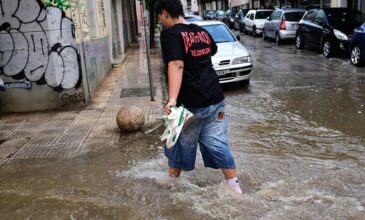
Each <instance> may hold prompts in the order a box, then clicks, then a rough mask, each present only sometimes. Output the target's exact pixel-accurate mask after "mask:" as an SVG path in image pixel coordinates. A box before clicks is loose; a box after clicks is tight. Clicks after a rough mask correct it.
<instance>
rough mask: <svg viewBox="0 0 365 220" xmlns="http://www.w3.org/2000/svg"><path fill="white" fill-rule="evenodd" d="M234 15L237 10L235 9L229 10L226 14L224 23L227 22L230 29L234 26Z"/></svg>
mask: <svg viewBox="0 0 365 220" xmlns="http://www.w3.org/2000/svg"><path fill="white" fill-rule="evenodd" d="M234 17H235V12H234V11H233V10H227V11H226V13H225V14H224V17H223V23H225V24H226V25H227V27H229V28H230V29H233V28H234Z"/></svg>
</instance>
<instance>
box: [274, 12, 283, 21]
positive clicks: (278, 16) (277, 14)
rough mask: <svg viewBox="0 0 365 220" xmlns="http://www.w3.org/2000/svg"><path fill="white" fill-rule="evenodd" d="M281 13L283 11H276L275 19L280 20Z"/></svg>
mask: <svg viewBox="0 0 365 220" xmlns="http://www.w3.org/2000/svg"><path fill="white" fill-rule="evenodd" d="M282 14H283V12H281V11H278V12H277V13H276V16H275V20H280V18H281V15H282Z"/></svg>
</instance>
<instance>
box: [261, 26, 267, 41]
mask: <svg viewBox="0 0 365 220" xmlns="http://www.w3.org/2000/svg"><path fill="white" fill-rule="evenodd" d="M262 39H264V40H267V36H266V32H265V28H264V29H262Z"/></svg>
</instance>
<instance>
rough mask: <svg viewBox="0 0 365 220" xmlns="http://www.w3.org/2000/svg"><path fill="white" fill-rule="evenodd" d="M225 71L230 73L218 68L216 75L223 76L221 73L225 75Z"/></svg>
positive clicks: (226, 71) (227, 71)
mask: <svg viewBox="0 0 365 220" xmlns="http://www.w3.org/2000/svg"><path fill="white" fill-rule="evenodd" d="M227 73H230V71H229V70H218V71H217V75H218V76H223V75H226V74H227Z"/></svg>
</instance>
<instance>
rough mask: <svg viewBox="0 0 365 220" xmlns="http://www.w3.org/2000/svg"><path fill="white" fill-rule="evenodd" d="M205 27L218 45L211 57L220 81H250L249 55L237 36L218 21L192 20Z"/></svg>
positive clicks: (250, 65) (250, 64)
mask: <svg viewBox="0 0 365 220" xmlns="http://www.w3.org/2000/svg"><path fill="white" fill-rule="evenodd" d="M194 23H195V24H197V25H199V26H201V27H203V28H204V29H206V30H207V31H208V32H209V34H210V35H211V36H212V38H213V40H214V42H215V43H216V44H217V46H218V50H217V53H216V54H215V55H214V56H213V57H212V62H213V68H214V69H215V70H216V72H217V74H218V76H219V82H220V83H231V82H238V81H244V82H245V83H247V84H248V83H249V82H250V78H251V71H252V62H251V56H250V54H249V53H248V50H247V49H246V47H245V46H243V44H241V42H240V41H239V40H240V39H239V36H237V37H235V36H234V35H233V33H232V32H231V31H230V30H229V29H228V27H227V26H226V25H225V24H224V23H222V22H220V21H202V22H194Z"/></svg>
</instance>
